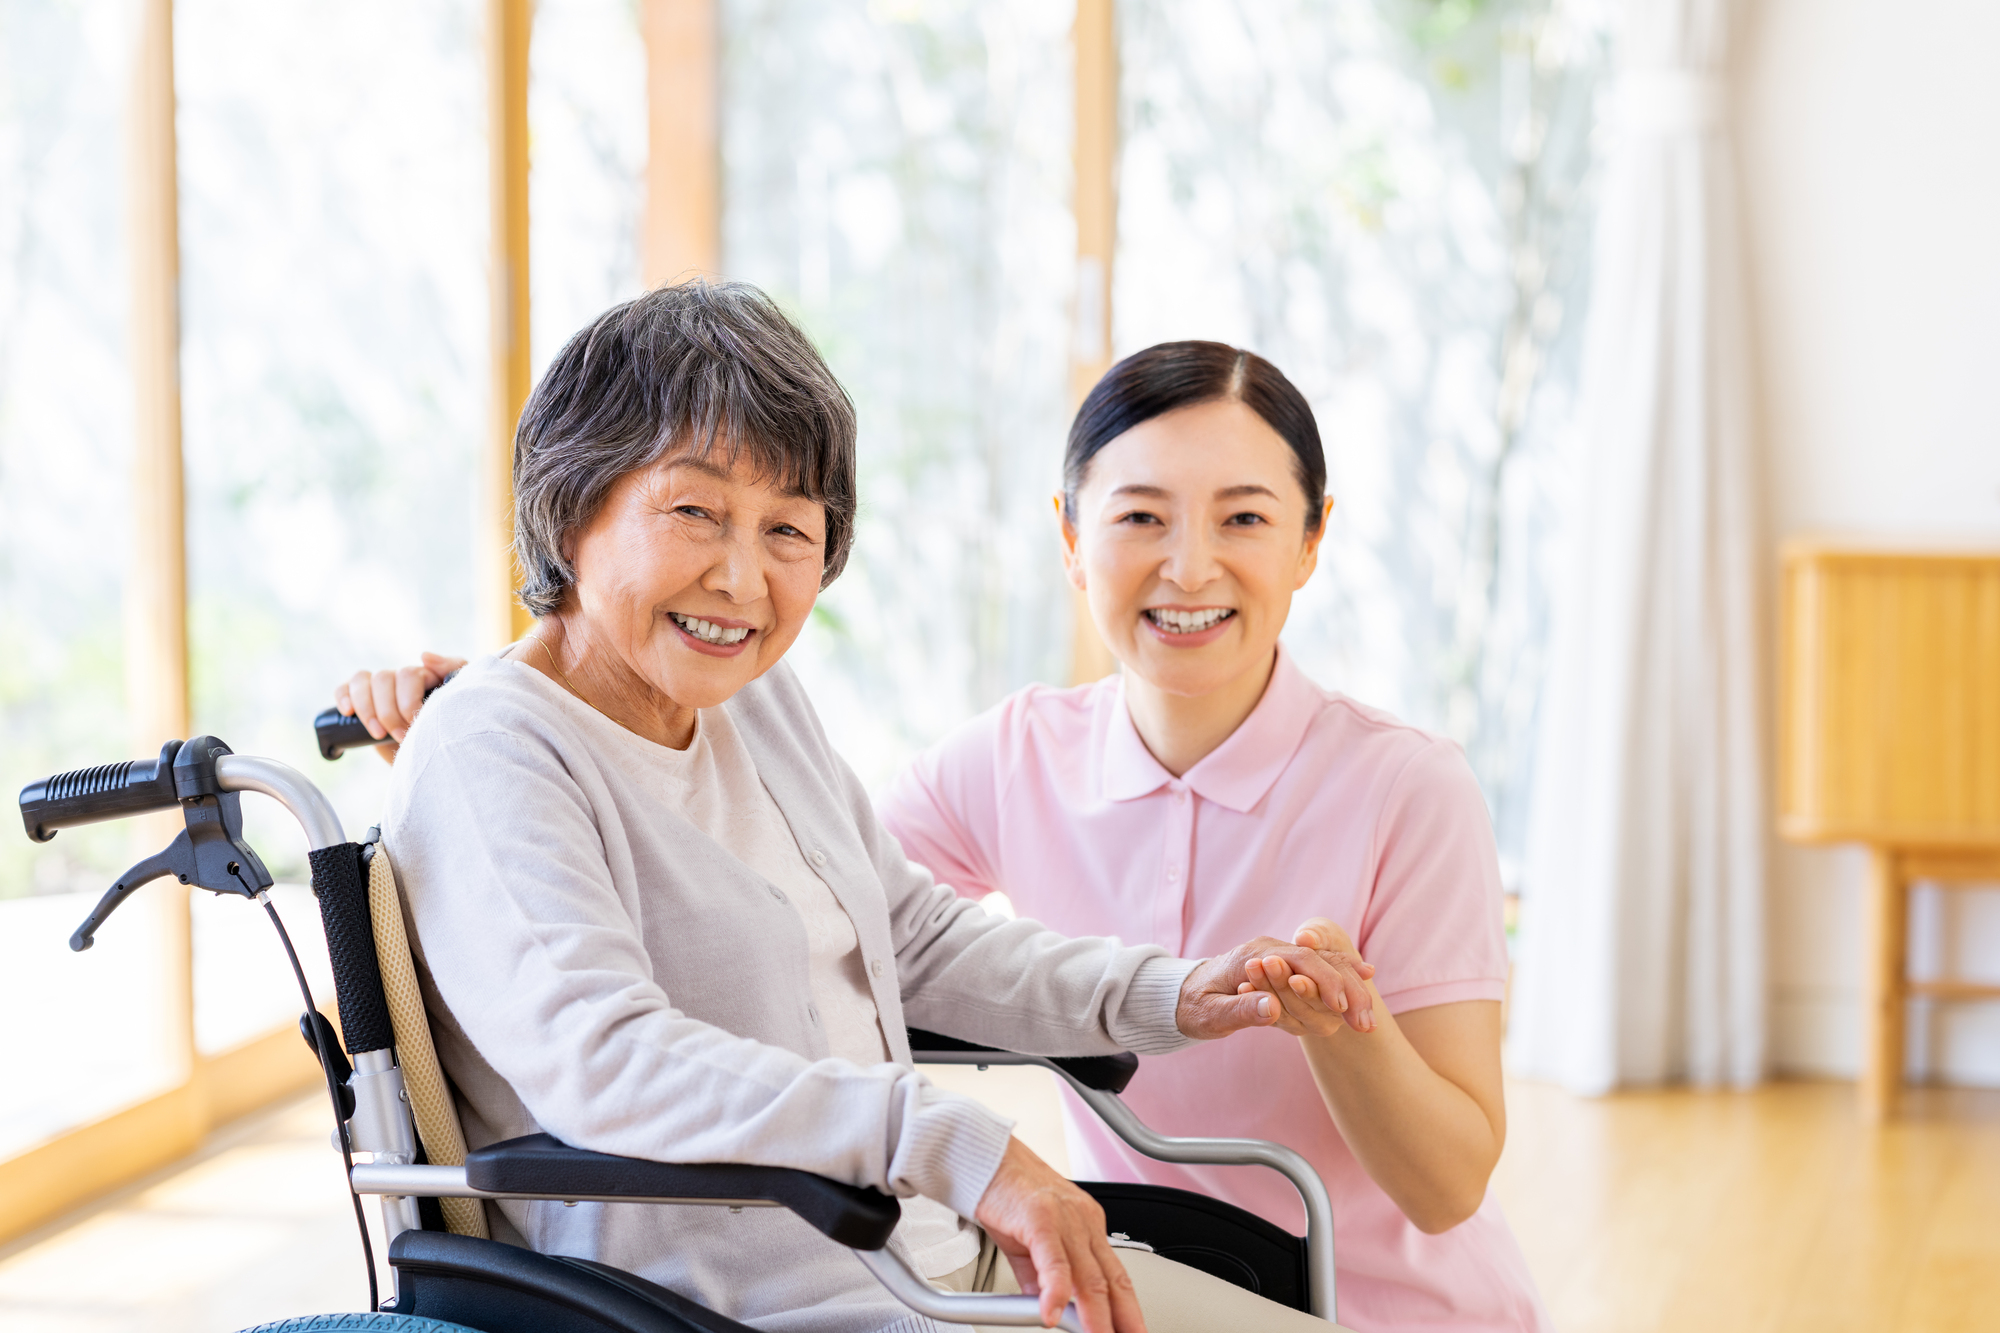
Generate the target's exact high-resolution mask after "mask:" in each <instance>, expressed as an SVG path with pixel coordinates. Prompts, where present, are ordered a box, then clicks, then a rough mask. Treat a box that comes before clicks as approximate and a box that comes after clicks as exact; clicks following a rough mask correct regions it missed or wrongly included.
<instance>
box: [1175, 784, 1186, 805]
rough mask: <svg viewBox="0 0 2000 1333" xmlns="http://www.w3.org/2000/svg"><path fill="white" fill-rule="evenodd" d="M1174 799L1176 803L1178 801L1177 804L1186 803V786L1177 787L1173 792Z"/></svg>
mask: <svg viewBox="0 0 2000 1333" xmlns="http://www.w3.org/2000/svg"><path fill="white" fill-rule="evenodd" d="M1174 800H1175V802H1176V803H1178V804H1180V805H1186V804H1187V788H1186V787H1181V788H1178V789H1176V790H1175V792H1174Z"/></svg>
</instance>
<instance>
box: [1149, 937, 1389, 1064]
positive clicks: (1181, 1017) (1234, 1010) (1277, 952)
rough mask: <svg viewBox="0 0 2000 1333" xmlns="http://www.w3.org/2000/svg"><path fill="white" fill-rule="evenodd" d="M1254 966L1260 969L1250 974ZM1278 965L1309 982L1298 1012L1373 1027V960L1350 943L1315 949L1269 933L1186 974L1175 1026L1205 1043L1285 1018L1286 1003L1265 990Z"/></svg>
mask: <svg viewBox="0 0 2000 1333" xmlns="http://www.w3.org/2000/svg"><path fill="white" fill-rule="evenodd" d="M1253 964H1254V965H1255V966H1256V967H1257V969H1258V970H1257V971H1256V972H1255V973H1254V974H1253V973H1252V972H1251V970H1250V969H1251V967H1252V965H1253ZM1281 969H1282V971H1283V973H1284V975H1285V977H1286V978H1288V979H1289V978H1290V977H1291V976H1292V975H1294V974H1296V975H1297V976H1299V977H1302V978H1304V979H1306V980H1308V981H1310V982H1311V983H1312V984H1313V987H1314V992H1313V998H1312V999H1310V1000H1307V999H1305V998H1304V997H1303V995H1300V996H1299V997H1298V1004H1299V1005H1300V1007H1301V1008H1302V1010H1305V1011H1308V1012H1314V1013H1316V1014H1317V1015H1319V1016H1321V1017H1323V1018H1327V1019H1329V1020H1330V1021H1332V1022H1339V1021H1340V1016H1341V1015H1345V1016H1346V1021H1347V1025H1348V1026H1349V1027H1351V1028H1353V1029H1354V1030H1355V1031H1357V1032H1370V1031H1373V1030H1374V1027H1375V998H1374V996H1373V994H1372V993H1371V992H1370V991H1369V989H1368V978H1370V977H1372V976H1374V975H1375V968H1374V965H1373V964H1370V963H1367V962H1364V961H1362V959H1361V957H1360V955H1358V954H1356V953H1355V952H1354V950H1353V947H1352V946H1351V945H1350V946H1349V947H1348V948H1347V949H1345V950H1340V949H1314V948H1308V947H1306V946H1305V945H1302V944H1286V943H1285V942H1284V941H1282V940H1275V939H1272V938H1271V937H1270V936H1268V935H1263V936H1259V937H1258V938H1256V939H1254V940H1251V941H1250V942H1248V943H1247V944H1239V945H1237V946H1236V947H1235V948H1234V949H1231V950H1230V951H1229V952H1228V953H1225V954H1219V955H1217V956H1216V957H1214V958H1210V959H1208V960H1206V961H1205V962H1203V963H1201V964H1200V965H1199V966H1198V967H1196V968H1195V970H1194V971H1192V972H1190V973H1188V978H1187V980H1186V981H1184V982H1182V983H1181V1003H1180V1008H1179V1009H1178V1010H1176V1011H1175V1013H1174V1022H1175V1024H1176V1025H1178V1026H1179V1028H1180V1030H1181V1031H1182V1032H1183V1033H1184V1034H1186V1035H1187V1036H1190V1037H1195V1038H1197V1039H1200V1040H1204V1041H1206V1040H1211V1039H1213V1038H1216V1037H1226V1036H1228V1035H1229V1034H1230V1033H1232V1032H1239V1031H1241V1030H1242V1029H1244V1028H1258V1027H1271V1026H1272V1025H1274V1024H1276V1023H1278V1022H1279V1021H1280V1020H1281V1019H1283V1018H1284V1017H1285V1012H1286V1003H1287V1002H1286V1001H1282V1000H1280V998H1279V997H1278V996H1277V995H1275V994H1273V993H1272V991H1270V990H1268V989H1266V988H1265V980H1266V978H1267V976H1271V975H1276V974H1277V973H1278V972H1279V971H1280V970H1281ZM1284 984H1286V985H1289V981H1287V982H1286V983H1284Z"/></svg>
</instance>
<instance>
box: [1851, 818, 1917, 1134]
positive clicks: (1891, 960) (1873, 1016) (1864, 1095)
mask: <svg viewBox="0 0 2000 1333" xmlns="http://www.w3.org/2000/svg"><path fill="white" fill-rule="evenodd" d="M1906 887H1907V886H1906V885H1905V883H1904V878H1903V870H1902V866H1901V864H1900V859H1899V858H1898V856H1897V854H1896V851H1895V849H1894V848H1891V847H1870V848H1869V849H1868V888H1867V902H1866V904H1865V906H1864V908H1863V911H1864V915H1865V929H1864V931H1863V937H1862V953H1863V958H1862V978H1861V981H1862V996H1861V1001H1862V1006H1861V1083H1860V1093H1861V1115H1862V1118H1863V1119H1864V1120H1867V1121H1869V1122H1871V1123H1880V1122H1881V1121H1883V1120H1887V1119H1889V1118H1890V1117H1891V1116H1893V1115H1894V1114H1895V1113H1896V1094H1897V1093H1898V1092H1899V1091H1900V1090H1901V1088H1902V1084H1903V1030H1904V1021H1905V1020H1904V1008H1905V1006H1904V1001H1905V1000H1906V999H1907V995H1906V992H1905V985H1906V959H1907V957H1908V948H1909V901H1908V895H1907V893H1906Z"/></svg>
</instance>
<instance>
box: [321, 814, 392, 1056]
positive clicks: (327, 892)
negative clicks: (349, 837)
mask: <svg viewBox="0 0 2000 1333" xmlns="http://www.w3.org/2000/svg"><path fill="white" fill-rule="evenodd" d="M312 886H313V893H314V894H315V895H316V896H317V897H318V898H319V919H320V921H321V922H322V923H323V924H324V925H325V926H326V953H327V957H328V958H330V959H331V960H332V961H333V989H334V993H335V994H336V995H337V996H338V997H339V999H340V1029H341V1034H342V1036H344V1037H345V1038H346V1042H347V1051H348V1054H350V1055H359V1054H360V1053H361V1052H363V1051H380V1050H385V1049H387V1048H388V1047H389V1046H391V1045H393V1044H394V1042H395V1039H396V1036H395V1029H394V1028H393V1027H391V1026H390V1024H389V1002H388V1000H386V999H385V998H383V995H382V965H381V964H380V963H379V962H378V961H377V960H376V957H375V927H374V925H373V923H372V922H371V921H370V919H369V916H368V872H367V870H366V869H365V868H364V867H363V866H362V864H361V844H359V843H354V842H343V843H339V844H337V845H335V846H332V847H322V848H320V849H319V850H318V851H316V852H314V853H313V854H312Z"/></svg>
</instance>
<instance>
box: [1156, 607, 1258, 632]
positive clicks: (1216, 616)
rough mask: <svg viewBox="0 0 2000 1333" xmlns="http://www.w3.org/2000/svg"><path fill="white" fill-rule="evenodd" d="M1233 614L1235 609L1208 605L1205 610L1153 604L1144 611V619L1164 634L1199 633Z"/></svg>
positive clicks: (1213, 626)
mask: <svg viewBox="0 0 2000 1333" xmlns="http://www.w3.org/2000/svg"><path fill="white" fill-rule="evenodd" d="M1235 614H1236V612H1235V611H1233V610H1228V609H1225V608H1223V607H1209V608H1208V609H1207V610H1205V611H1175V610H1173V609H1172V608H1170V607H1164V606H1153V607H1148V608H1146V610H1145V612H1144V615H1145V617H1146V619H1148V620H1150V621H1152V622H1153V625H1154V627H1155V628H1157V629H1159V630H1160V631H1161V632H1162V633H1165V634H1199V633H1201V632H1202V631H1203V630H1205V629H1214V628H1215V627H1216V626H1217V625H1220V624H1221V623H1222V622H1223V621H1225V620H1228V619H1229V618H1230V617H1232V616H1234V615H1235Z"/></svg>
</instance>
